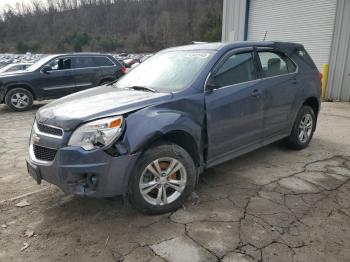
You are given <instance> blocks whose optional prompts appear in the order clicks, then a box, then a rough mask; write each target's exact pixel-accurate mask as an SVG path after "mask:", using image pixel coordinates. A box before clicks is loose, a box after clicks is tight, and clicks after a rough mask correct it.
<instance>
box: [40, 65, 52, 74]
mask: <svg viewBox="0 0 350 262" xmlns="http://www.w3.org/2000/svg"><path fill="white" fill-rule="evenodd" d="M41 70H42V71H43V72H44V73H48V72H50V71H51V70H52V68H51V66H49V65H46V66H44V67H43V68H42V69H41Z"/></svg>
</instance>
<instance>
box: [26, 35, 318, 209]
mask: <svg viewBox="0 0 350 262" xmlns="http://www.w3.org/2000/svg"><path fill="white" fill-rule="evenodd" d="M320 80H321V74H319V72H318V70H317V68H316V66H315V64H314V62H313V61H312V60H311V58H310V56H309V55H308V53H307V52H306V51H305V49H304V47H303V46H302V45H300V44H294V43H280V42H267V41H264V42H236V43H230V44H225V43H211V44H198V45H189V46H181V47H175V48H170V49H166V50H163V51H161V52H159V53H157V54H156V55H155V56H153V57H151V58H150V59H148V60H147V61H145V62H144V63H142V64H141V65H139V66H138V67H136V68H135V69H134V70H132V71H131V72H130V73H129V74H127V75H125V76H123V77H122V78H121V79H120V80H119V81H118V82H114V83H111V84H107V85H103V86H100V87H96V88H93V89H90V90H86V91H82V92H79V93H76V94H72V95H69V96H66V97H64V98H61V99H59V100H56V101H54V102H52V103H50V104H48V105H46V106H44V107H42V108H41V109H40V110H39V111H38V112H37V114H36V119H35V122H34V125H33V129H32V132H31V138H30V145H29V156H28V158H27V167H28V172H29V174H30V175H31V176H32V177H33V178H34V179H35V180H36V181H37V183H39V184H40V182H41V181H42V179H44V180H46V181H48V182H50V183H52V184H55V185H57V186H58V187H60V188H61V189H62V190H63V191H64V192H65V193H67V194H73V195H77V196H88V197H97V198H101V197H112V196H116V195H125V196H127V198H128V199H129V201H130V202H131V203H132V205H133V206H134V207H136V208H137V209H138V210H140V211H141V212H143V213H147V214H159V213H165V212H169V211H173V210H175V209H177V208H179V207H180V206H181V205H182V204H183V203H184V201H185V200H186V198H188V196H189V195H190V194H191V192H192V191H193V189H194V186H195V185H196V183H197V181H198V177H199V175H200V174H201V173H202V172H203V170H205V169H207V168H209V167H212V166H215V165H218V164H220V163H222V162H224V161H227V160H229V159H232V158H234V157H237V156H239V155H242V154H244V153H247V152H249V151H252V150H254V149H257V148H259V147H262V146H264V145H267V144H270V143H272V142H274V141H277V140H281V139H284V140H285V141H286V143H287V144H288V145H289V146H290V147H291V148H293V149H303V148H305V147H307V146H308V144H309V143H310V140H311V138H312V136H313V133H314V131H315V128H316V121H317V116H318V112H319V109H320V94H321V81H320Z"/></svg>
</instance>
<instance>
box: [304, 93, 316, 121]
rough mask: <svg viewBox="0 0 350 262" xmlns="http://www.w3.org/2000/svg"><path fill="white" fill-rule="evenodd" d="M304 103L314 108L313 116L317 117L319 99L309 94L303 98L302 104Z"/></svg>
mask: <svg viewBox="0 0 350 262" xmlns="http://www.w3.org/2000/svg"><path fill="white" fill-rule="evenodd" d="M305 105H307V106H310V107H311V108H312V109H313V110H314V113H315V116H316V118H317V115H318V113H319V110H320V103H319V100H318V99H317V98H316V97H314V96H311V97H309V98H307V99H305V101H304V103H303V106H305Z"/></svg>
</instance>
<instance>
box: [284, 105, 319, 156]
mask: <svg viewBox="0 0 350 262" xmlns="http://www.w3.org/2000/svg"><path fill="white" fill-rule="evenodd" d="M315 126H316V117H315V113H314V110H313V109H312V108H311V107H310V106H303V107H302V108H301V109H300V110H299V112H298V115H297V117H296V120H295V122H294V125H293V129H292V132H291V134H290V136H289V137H288V138H287V144H288V146H289V147H290V148H292V149H296V150H300V149H304V148H305V147H307V146H308V145H309V143H310V141H311V139H312V136H313V134H314V130H315Z"/></svg>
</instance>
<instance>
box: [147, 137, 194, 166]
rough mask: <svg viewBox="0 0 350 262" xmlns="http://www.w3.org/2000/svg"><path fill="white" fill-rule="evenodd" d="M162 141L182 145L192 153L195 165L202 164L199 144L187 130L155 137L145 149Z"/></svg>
mask: <svg viewBox="0 0 350 262" xmlns="http://www.w3.org/2000/svg"><path fill="white" fill-rule="evenodd" d="M162 141H166V142H171V143H174V144H177V145H178V146H180V147H182V148H183V149H185V150H186V151H187V152H188V153H189V154H190V156H191V157H192V159H193V161H194V163H195V165H196V166H199V165H200V157H199V150H198V146H197V144H196V142H195V140H194V138H193V137H192V136H191V135H190V134H188V133H187V132H185V131H172V132H169V133H167V134H165V135H163V136H160V137H157V138H156V139H154V140H153V141H152V142H150V143H149V144H148V145H147V146H145V147H144V149H147V148H148V147H150V146H152V145H154V144H156V143H160V142H162Z"/></svg>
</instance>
